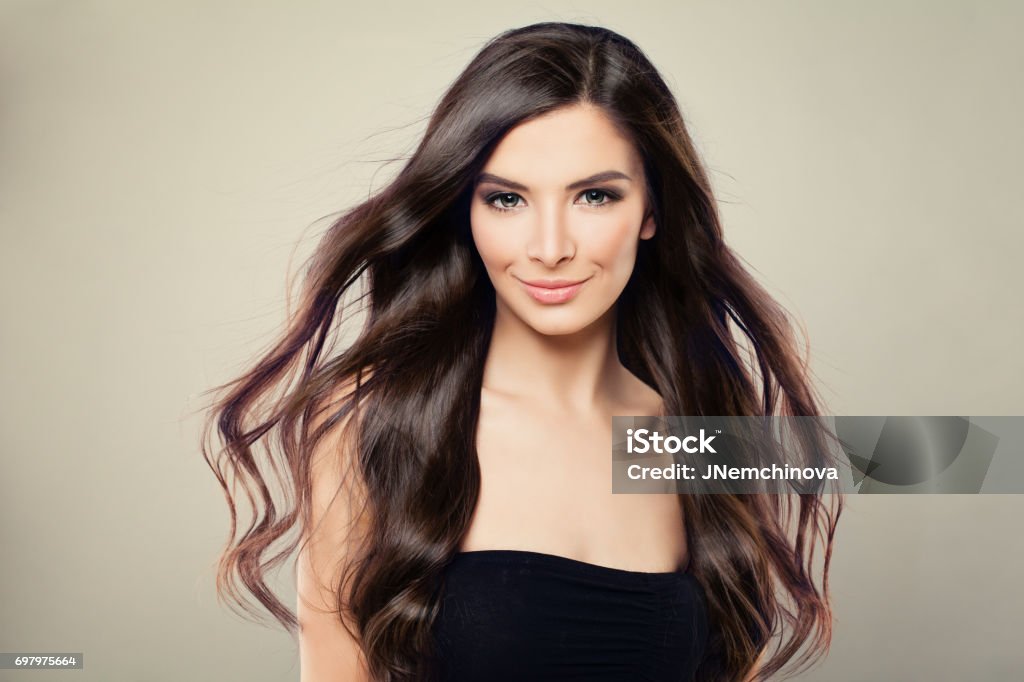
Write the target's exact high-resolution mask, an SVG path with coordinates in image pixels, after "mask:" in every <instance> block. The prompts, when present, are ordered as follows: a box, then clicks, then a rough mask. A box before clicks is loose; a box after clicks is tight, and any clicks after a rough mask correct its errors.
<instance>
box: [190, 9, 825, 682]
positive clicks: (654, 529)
mask: <svg viewBox="0 0 1024 682" xmlns="http://www.w3.org/2000/svg"><path fill="white" fill-rule="evenodd" d="M361 277H362V278H363V281H362V284H363V285H364V286H365V290H364V292H363V295H362V296H360V297H359V298H356V299H353V300H348V299H347V298H345V295H346V294H351V293H352V292H353V291H354V289H355V286H356V284H357V283H358V282H360V281H361V280H360V278H361ZM303 296H304V298H303V300H302V302H301V305H300V307H299V309H298V311H297V312H296V315H295V318H294V320H293V321H292V323H291V326H290V327H289V329H288V330H287V333H286V334H285V335H284V337H283V338H282V339H281V340H280V342H279V343H278V344H277V345H276V346H275V347H274V348H273V349H272V350H271V351H270V352H269V353H268V354H267V355H266V356H265V357H263V358H262V359H261V360H260V361H259V363H258V364H257V365H256V366H255V367H254V368H253V369H252V371H251V372H249V373H247V374H246V375H245V376H243V377H241V378H240V379H238V380H236V381H235V382H233V383H232V384H230V385H229V386H228V388H229V389H230V390H229V391H228V392H227V393H226V394H225V395H224V397H223V398H222V399H221V400H220V402H218V404H217V405H216V406H215V409H214V410H213V411H212V413H211V414H212V416H213V417H214V419H212V420H211V424H212V423H213V421H216V423H217V425H218V434H219V436H220V438H221V439H222V441H223V443H224V448H223V449H222V450H221V452H220V455H219V456H218V457H214V456H213V455H211V454H210V453H209V450H208V449H207V448H206V447H205V443H206V440H205V439H204V454H206V457H207V460H208V461H209V462H210V465H211V467H212V468H213V470H214V471H215V473H216V474H217V476H218V478H219V480H220V482H221V484H222V485H223V486H224V489H225V492H226V494H227V498H228V503H229V506H230V509H231V517H232V533H231V538H232V540H231V541H230V543H229V546H228V548H227V549H226V551H225V553H224V555H223V557H222V561H221V567H220V573H219V576H218V587H219V589H220V590H222V592H223V593H224V594H226V595H228V596H229V597H230V598H231V599H232V600H234V601H235V602H237V603H240V604H242V605H243V606H245V607H247V608H248V607H249V604H247V602H246V600H245V599H244V597H243V595H242V592H240V591H239V589H238V587H239V586H238V583H239V582H240V583H241V584H242V585H244V588H245V589H246V590H247V591H248V592H249V593H251V594H252V595H254V596H255V597H256V598H257V599H258V600H259V601H260V602H261V603H262V604H263V605H264V606H265V607H266V608H267V609H268V610H269V611H270V612H271V613H272V614H273V615H274V616H275V617H276V618H277V619H278V620H279V621H280V622H281V623H283V624H284V625H285V626H287V627H289V628H291V629H295V627H296V625H301V632H300V635H299V642H300V655H301V665H302V679H303V680H306V681H310V682H320V681H321V680H333V679H339V680H348V679H374V680H407V679H409V680H412V679H435V678H436V679H449V680H455V679H588V680H601V679H624V680H628V679H657V680H669V679H671V680H685V679H698V680H730V681H732V680H745V679H758V680H760V679H767V678H768V677H769V676H771V675H773V674H775V673H777V672H778V671H779V670H780V669H782V668H783V667H784V666H788V665H793V666H794V667H799V666H800V665H801V664H804V663H808V662H810V661H812V660H813V659H814V657H815V656H816V655H820V654H822V653H824V651H825V650H826V649H827V647H828V643H829V640H830V635H831V609H830V605H829V599H828V589H827V588H828V582H827V575H828V566H829V558H830V556H831V549H832V538H833V533H834V530H835V524H836V521H837V520H838V517H839V513H840V511H841V499H840V498H839V497H838V496H834V497H831V498H827V499H831V500H832V503H833V504H832V506H831V508H827V507H826V505H825V504H824V500H825V499H826V498H824V497H822V496H821V495H814V494H802V495H799V496H797V495H790V496H770V495H693V496H687V495H612V494H611V493H610V490H611V486H610V482H611V477H610V468H609V466H608V465H609V459H608V455H609V452H610V446H611V416H612V415H655V416H656V415H772V414H786V415H814V414H818V413H819V408H818V402H817V399H816V398H815V396H814V393H813V391H812V389H811V386H810V382H809V379H808V376H807V370H806V365H805V364H804V363H802V362H801V360H800V357H799V356H798V354H797V352H796V349H795V343H794V340H793V335H792V334H791V331H790V327H789V324H788V322H787V318H786V315H785V313H784V312H783V311H782V310H781V309H780V308H779V307H778V306H777V305H776V304H775V303H774V302H773V301H772V300H771V299H770V298H769V297H768V296H767V294H766V293H765V292H764V291H763V290H762V289H761V288H760V287H759V286H758V285H757V284H756V283H755V281H754V280H753V279H752V278H751V277H750V275H749V274H748V273H747V272H746V271H745V270H744V269H743V267H742V266H741V265H740V263H739V260H738V259H737V257H736V256H735V255H734V254H733V253H732V252H731V251H730V250H729V249H728V248H727V247H726V246H725V244H724V243H723V239H722V231H721V226H720V223H719V218H718V215H717V212H716V206H715V202H714V198H713V196H712V192H711V186H710V184H709V182H708V179H707V176H706V174H705V171H704V169H703V167H702V165H701V162H700V160H699V158H698V155H697V153H696V151H695V149H694V146H693V144H692V142H691V140H690V138H689V135H688V133H687V131H686V129H685V127H684V125H683V120H682V118H681V115H680V112H679V108H678V106H677V104H676V102H675V99H674V98H673V96H672V94H671V93H670V91H669V90H668V88H667V86H666V85H665V83H664V82H663V80H662V79H661V77H660V76H659V75H658V73H657V71H656V70H655V68H654V67H653V66H652V65H651V63H650V62H649V61H648V60H647V58H646V57H645V56H644V55H643V53H642V52H641V51H640V50H639V49H638V48H637V47H636V46H635V45H634V44H633V43H631V42H630V41H628V40H627V39H625V38H623V37H622V36H620V35H618V34H616V33H613V32H611V31H609V30H606V29H602V28H596V27H588V26H580V25H573V24H560V23H544V24H536V25H533V26H528V27H525V28H520V29H516V30H511V31H508V32H506V33H504V34H502V35H500V36H498V37H497V38H495V39H493V40H492V41H490V42H489V43H488V44H487V45H486V46H485V47H484V48H483V49H482V50H481V52H480V53H479V54H478V55H477V56H476V57H475V58H474V59H473V60H472V62H471V63H470V64H469V66H468V67H467V68H466V70H465V71H464V72H463V73H462V74H461V75H460V76H459V77H458V79H457V80H456V81H455V82H454V83H453V84H452V85H451V87H450V88H449V90H448V92H447V93H446V94H445V96H444V97H443V99H442V100H441V102H440V104H439V105H438V107H437V109H436V110H435V112H434V114H433V116H432V118H431V120H430V123H429V125H428V127H427V130H426V133H425V135H424V137H423V140H422V141H421V143H420V144H419V146H418V148H417V149H416V151H415V153H414V154H413V155H412V158H411V159H409V161H408V163H407V164H406V165H405V167H404V168H403V170H402V171H401V173H400V174H399V175H398V177H397V178H396V179H395V180H394V181H393V182H392V183H391V184H390V185H389V186H388V187H386V188H385V189H383V190H382V191H381V192H379V193H378V194H377V195H376V196H374V197H373V198H371V199H370V200H368V201H366V202H365V203H363V204H362V205H359V206H357V207H356V208H354V209H353V210H351V211H349V212H348V213H347V214H345V215H344V216H342V217H341V218H340V219H339V220H337V222H336V223H335V224H334V225H333V226H332V227H331V228H330V230H329V231H328V232H327V233H326V235H325V236H324V238H323V241H322V243H321V244H320V246H319V248H318V249H317V251H316V253H315V255H314V256H313V258H312V260H311V262H310V265H309V269H308V273H307V279H306V281H305V288H304V290H303ZM349 298H351V297H349ZM366 299H368V304H367V306H366V313H367V318H366V320H365V323H364V326H363V327H362V330H361V333H360V335H359V337H358V338H357V339H356V340H355V341H354V342H353V343H352V344H351V345H350V346H349V347H348V348H346V349H344V350H343V351H340V352H334V347H333V345H332V342H333V341H335V340H336V336H335V333H336V332H337V329H336V327H335V324H334V323H335V321H336V320H335V318H336V315H337V314H338V313H339V312H340V313H341V319H342V321H347V320H348V315H347V314H348V312H349V308H350V307H351V306H353V305H355V303H356V302H357V301H365V300H366ZM737 330H738V331H739V332H741V333H742V334H737V335H735V336H734V332H735V331H737ZM737 337H739V338H742V339H744V343H746V344H747V345H748V346H749V352H750V359H749V360H745V359H744V356H743V352H744V350H747V349H741V345H740V343H739V342H738V341H737ZM296 370H298V372H296ZM274 389H280V390H281V391H282V393H281V395H280V396H279V400H278V401H277V402H276V403H273V404H268V403H266V400H267V397H268V396H269V395H271V392H272V391H273V390H274ZM274 429H277V430H278V434H279V436H278V440H277V444H278V446H279V447H277V448H276V450H277V452H276V453H275V452H274V450H275V448H269V447H268V448H265V452H264V454H263V455H258V454H257V452H256V451H255V446H256V444H257V443H258V442H259V441H260V440H262V439H269V437H270V434H271V432H272V431H273V430H274ZM271 474H273V476H274V479H272V480H270V477H271ZM272 481H273V482H272ZM236 484H241V485H242V486H243V488H244V490H245V491H246V493H247V496H248V497H249V499H250V501H251V503H252V504H253V509H254V515H253V519H252V523H251V524H250V526H249V528H248V529H247V530H246V531H245V532H243V533H241V535H240V536H238V537H237V538H236V535H238V534H237V533H236V507H235V499H236V498H237V492H236V488H235V485H236ZM275 488H279V489H281V490H283V491H284V492H285V493H286V494H287V495H288V497H287V498H286V499H285V501H284V503H283V509H282V502H281V501H280V500H278V499H275V496H274V494H273V492H274V490H275ZM793 511H796V512H798V513H797V516H796V518H795V521H793V522H791V512H793ZM293 528H296V529H297V530H298V531H299V533H298V537H293V538H292V539H291V542H290V544H288V545H287V546H285V547H284V548H283V549H282V550H281V551H279V552H277V553H275V554H273V555H271V556H267V554H268V550H269V547H270V545H271V544H273V543H275V542H276V541H278V540H280V539H281V538H283V537H284V536H286V535H287V534H289V531H291V530H292V529H293ZM818 542H820V543H821V544H822V545H823V549H824V554H823V556H824V566H823V571H822V574H821V584H820V585H819V584H818V583H817V582H815V580H814V579H813V577H812V576H813V571H812V562H813V559H814V549H815V547H816V545H817V543H818ZM300 544H301V547H300V552H299V562H298V576H297V577H298V593H299V603H298V617H297V618H296V616H295V615H293V614H292V613H291V611H290V610H289V609H288V608H286V607H285V606H284V604H283V603H282V602H281V601H280V600H279V599H277V598H276V597H275V596H274V595H273V594H272V592H271V591H270V590H269V589H268V587H267V584H266V582H265V579H264V572H265V570H266V569H267V568H270V567H272V566H275V565H277V564H279V563H280V562H281V561H282V560H283V559H284V558H285V557H286V556H288V555H289V554H290V553H291V552H292V551H294V550H295V549H296V547H299V546H300ZM773 637H779V639H778V640H777V642H776V646H775V647H773V648H772V650H771V651H769V646H768V645H769V640H770V639H772V638H773ZM801 649H803V651H800V650H801ZM798 652H799V655H798Z"/></svg>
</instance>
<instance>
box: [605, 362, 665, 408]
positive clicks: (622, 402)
mask: <svg viewBox="0 0 1024 682" xmlns="http://www.w3.org/2000/svg"><path fill="white" fill-rule="evenodd" d="M623 376H624V379H623V382H622V383H623V384H624V386H623V389H622V391H621V393H620V395H619V397H618V400H617V401H616V402H618V403H619V407H618V409H619V410H620V411H619V412H618V413H619V414H623V415H635V416H660V415H663V414H664V410H665V401H664V400H662V397H661V395H660V394H659V393H658V392H657V391H655V390H654V389H653V388H651V387H650V386H648V385H647V384H645V383H644V382H643V381H641V380H640V379H639V378H638V377H637V376H636V375H634V374H633V373H632V372H629V371H626V372H624V375H623Z"/></svg>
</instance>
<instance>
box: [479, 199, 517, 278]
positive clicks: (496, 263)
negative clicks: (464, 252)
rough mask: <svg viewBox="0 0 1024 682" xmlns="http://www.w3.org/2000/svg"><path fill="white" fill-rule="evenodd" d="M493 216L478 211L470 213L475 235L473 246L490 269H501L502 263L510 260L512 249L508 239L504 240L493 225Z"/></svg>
mask: <svg viewBox="0 0 1024 682" xmlns="http://www.w3.org/2000/svg"><path fill="white" fill-rule="evenodd" d="M489 218H493V217H492V216H488V215H485V214H481V213H479V212H478V211H477V210H475V209H474V210H473V211H470V217H469V220H470V230H471V232H472V234H473V244H474V245H475V246H476V250H477V252H479V254H480V258H481V259H482V260H483V262H484V265H486V266H487V268H488V269H490V268H492V267H501V265H502V262H503V261H506V260H508V259H509V256H510V253H511V249H510V245H509V243H508V239H507V238H503V235H502V232H501V230H499V229H497V227H498V226H497V225H494V224H493V219H491V220H489Z"/></svg>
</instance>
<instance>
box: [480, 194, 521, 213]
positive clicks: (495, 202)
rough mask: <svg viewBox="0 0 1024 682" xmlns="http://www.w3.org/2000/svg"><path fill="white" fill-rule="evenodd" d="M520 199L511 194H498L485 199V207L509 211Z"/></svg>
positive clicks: (516, 195)
mask: <svg viewBox="0 0 1024 682" xmlns="http://www.w3.org/2000/svg"><path fill="white" fill-rule="evenodd" d="M521 199H522V197H521V196H519V195H518V194H515V193H513V192H499V193H498V194H492V195H491V196H489V197H487V205H488V206H490V207H491V208H493V209H495V210H497V211H511V210H512V209H514V208H516V207H517V205H518V202H519V200H521Z"/></svg>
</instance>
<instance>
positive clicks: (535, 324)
mask: <svg viewBox="0 0 1024 682" xmlns="http://www.w3.org/2000/svg"><path fill="white" fill-rule="evenodd" d="M531 312H532V311H531ZM544 313H547V314H544ZM520 319H521V320H522V321H523V322H524V323H525V324H526V326H528V327H530V328H531V329H533V330H534V331H535V332H537V333H538V334H543V335H544V336H568V335H570V334H575V333H577V332H581V331H583V330H584V329H586V328H588V327H590V326H591V325H592V324H594V323H595V322H597V320H598V318H597V317H592V316H589V315H585V314H580V312H579V311H570V310H565V309H563V310H551V311H543V312H542V313H541V314H531V315H523V316H520Z"/></svg>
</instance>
